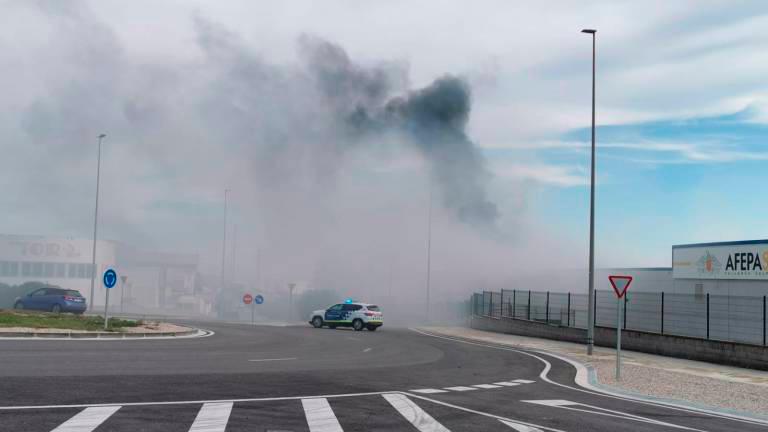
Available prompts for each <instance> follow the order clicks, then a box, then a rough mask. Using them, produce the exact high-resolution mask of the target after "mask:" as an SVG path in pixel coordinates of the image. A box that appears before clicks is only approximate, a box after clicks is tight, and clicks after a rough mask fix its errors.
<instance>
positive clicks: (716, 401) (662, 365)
mask: <svg viewBox="0 0 768 432" xmlns="http://www.w3.org/2000/svg"><path fill="white" fill-rule="evenodd" d="M424 329H425V330H428V331H430V332H433V333H438V334H442V335H445V336H455V337H461V338H467V339H473V340H477V341H483V342H489V343H495V344H501V345H509V346H514V347H520V348H527V349H533V350H541V351H548V352H551V353H554V354H559V355H562V356H565V357H568V358H570V359H573V360H576V361H578V362H580V363H582V364H585V365H587V366H591V367H593V368H594V369H595V373H596V378H597V381H598V384H599V385H600V386H602V387H607V388H610V389H617V390H620V391H623V392H630V393H636V394H641V395H646V396H652V397H656V398H662V399H670V400H679V401H686V402H689V403H692V404H695V405H698V406H709V407H717V408H722V409H727V410H733V411H741V412H746V413H751V414H757V415H761V416H765V415H766V413H768V372H763V371H757V370H752V369H742V368H736V367H730V366H721V365H716V364H711V363H704V362H697V361H691V360H684V359H677V358H671V357H662V356H657V355H652V354H644V353H638V352H634V351H625V350H622V352H621V353H622V369H621V381H620V382H618V383H617V382H616V380H615V373H616V350H614V349H609V348H601V347H595V350H594V354H593V355H592V357H591V358H590V357H589V356H587V354H586V346H585V345H580V344H575V343H570V342H559V341H553V340H548V339H537V338H531V337H526V336H516V335H509V334H502V333H494V332H488V331H482V330H474V329H469V328H464V327H426V328H424Z"/></svg>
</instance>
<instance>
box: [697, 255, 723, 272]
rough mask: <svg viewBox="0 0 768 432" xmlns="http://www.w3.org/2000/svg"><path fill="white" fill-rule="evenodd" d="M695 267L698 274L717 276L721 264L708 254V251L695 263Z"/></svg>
mask: <svg viewBox="0 0 768 432" xmlns="http://www.w3.org/2000/svg"><path fill="white" fill-rule="evenodd" d="M696 266H697V267H698V269H699V273H711V274H718V273H720V270H722V269H723V263H721V262H720V260H718V259H717V257H716V256H714V255H712V254H711V253H709V251H707V253H706V254H704V255H702V256H701V258H699V260H698V261H696Z"/></svg>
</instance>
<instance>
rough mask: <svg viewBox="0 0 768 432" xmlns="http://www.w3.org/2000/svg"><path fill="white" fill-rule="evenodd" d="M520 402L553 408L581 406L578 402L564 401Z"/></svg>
mask: <svg viewBox="0 0 768 432" xmlns="http://www.w3.org/2000/svg"><path fill="white" fill-rule="evenodd" d="M520 402H526V403H532V404H536V405H545V406H551V407H565V406H571V405H579V404H578V403H576V402H571V401H568V400H564V399H548V400H524V401H520Z"/></svg>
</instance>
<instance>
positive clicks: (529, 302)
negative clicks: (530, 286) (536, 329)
mask: <svg viewBox="0 0 768 432" xmlns="http://www.w3.org/2000/svg"><path fill="white" fill-rule="evenodd" d="M530 320H531V290H528V321H530Z"/></svg>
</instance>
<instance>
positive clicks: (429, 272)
mask: <svg viewBox="0 0 768 432" xmlns="http://www.w3.org/2000/svg"><path fill="white" fill-rule="evenodd" d="M432 183H433V182H432V175H431V173H430V176H429V211H428V215H427V322H430V314H429V312H430V310H429V309H430V298H429V289H430V286H429V285H430V282H431V280H430V279H431V277H432Z"/></svg>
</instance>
